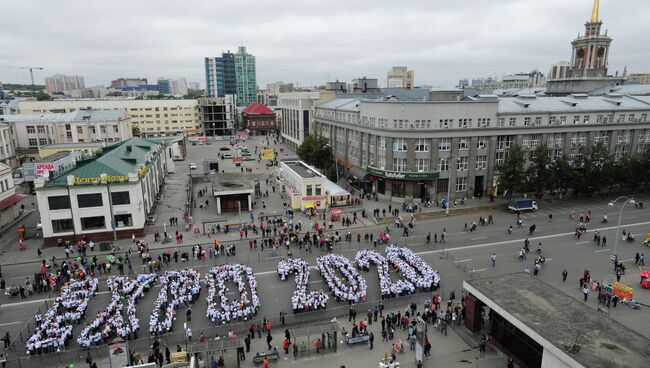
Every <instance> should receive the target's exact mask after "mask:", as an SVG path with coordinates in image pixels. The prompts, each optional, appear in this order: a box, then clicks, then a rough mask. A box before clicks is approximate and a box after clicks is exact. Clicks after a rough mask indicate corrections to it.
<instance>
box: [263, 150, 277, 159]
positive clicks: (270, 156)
mask: <svg viewBox="0 0 650 368" xmlns="http://www.w3.org/2000/svg"><path fill="white" fill-rule="evenodd" d="M262 160H269V161H273V160H275V152H273V150H272V149H264V150H262Z"/></svg>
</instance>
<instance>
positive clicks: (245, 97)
mask: <svg viewBox="0 0 650 368" xmlns="http://www.w3.org/2000/svg"><path fill="white" fill-rule="evenodd" d="M235 69H236V74H237V106H238V107H245V106H248V105H250V104H251V103H253V102H256V101H257V70H256V69H255V56H254V55H252V54H249V53H248V52H247V51H246V46H239V49H237V53H236V54H235Z"/></svg>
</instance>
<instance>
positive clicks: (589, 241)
mask: <svg viewBox="0 0 650 368" xmlns="http://www.w3.org/2000/svg"><path fill="white" fill-rule="evenodd" d="M587 243H591V240H586V241H581V242H577V243H576V244H587Z"/></svg>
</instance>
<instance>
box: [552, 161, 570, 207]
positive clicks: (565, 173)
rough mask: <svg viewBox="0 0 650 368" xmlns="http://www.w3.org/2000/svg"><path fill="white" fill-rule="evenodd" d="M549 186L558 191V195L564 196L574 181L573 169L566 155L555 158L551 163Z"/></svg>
mask: <svg viewBox="0 0 650 368" xmlns="http://www.w3.org/2000/svg"><path fill="white" fill-rule="evenodd" d="M550 177H551V181H550V187H551V188H552V189H553V190H557V191H559V192H560V197H564V196H565V195H566V194H567V193H568V192H569V189H571V188H572V187H573V184H574V182H575V180H574V178H575V171H574V170H573V166H571V163H570V162H569V159H568V157H567V156H566V155H563V156H562V157H560V158H558V159H556V160H555V161H553V163H551V168H550Z"/></svg>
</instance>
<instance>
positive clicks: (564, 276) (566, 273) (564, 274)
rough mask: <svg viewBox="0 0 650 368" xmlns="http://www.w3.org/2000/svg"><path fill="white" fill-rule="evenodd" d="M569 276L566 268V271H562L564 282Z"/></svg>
mask: <svg viewBox="0 0 650 368" xmlns="http://www.w3.org/2000/svg"><path fill="white" fill-rule="evenodd" d="M567 276H569V273H568V272H567V270H566V268H565V269H564V271H562V282H566V278H567Z"/></svg>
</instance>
